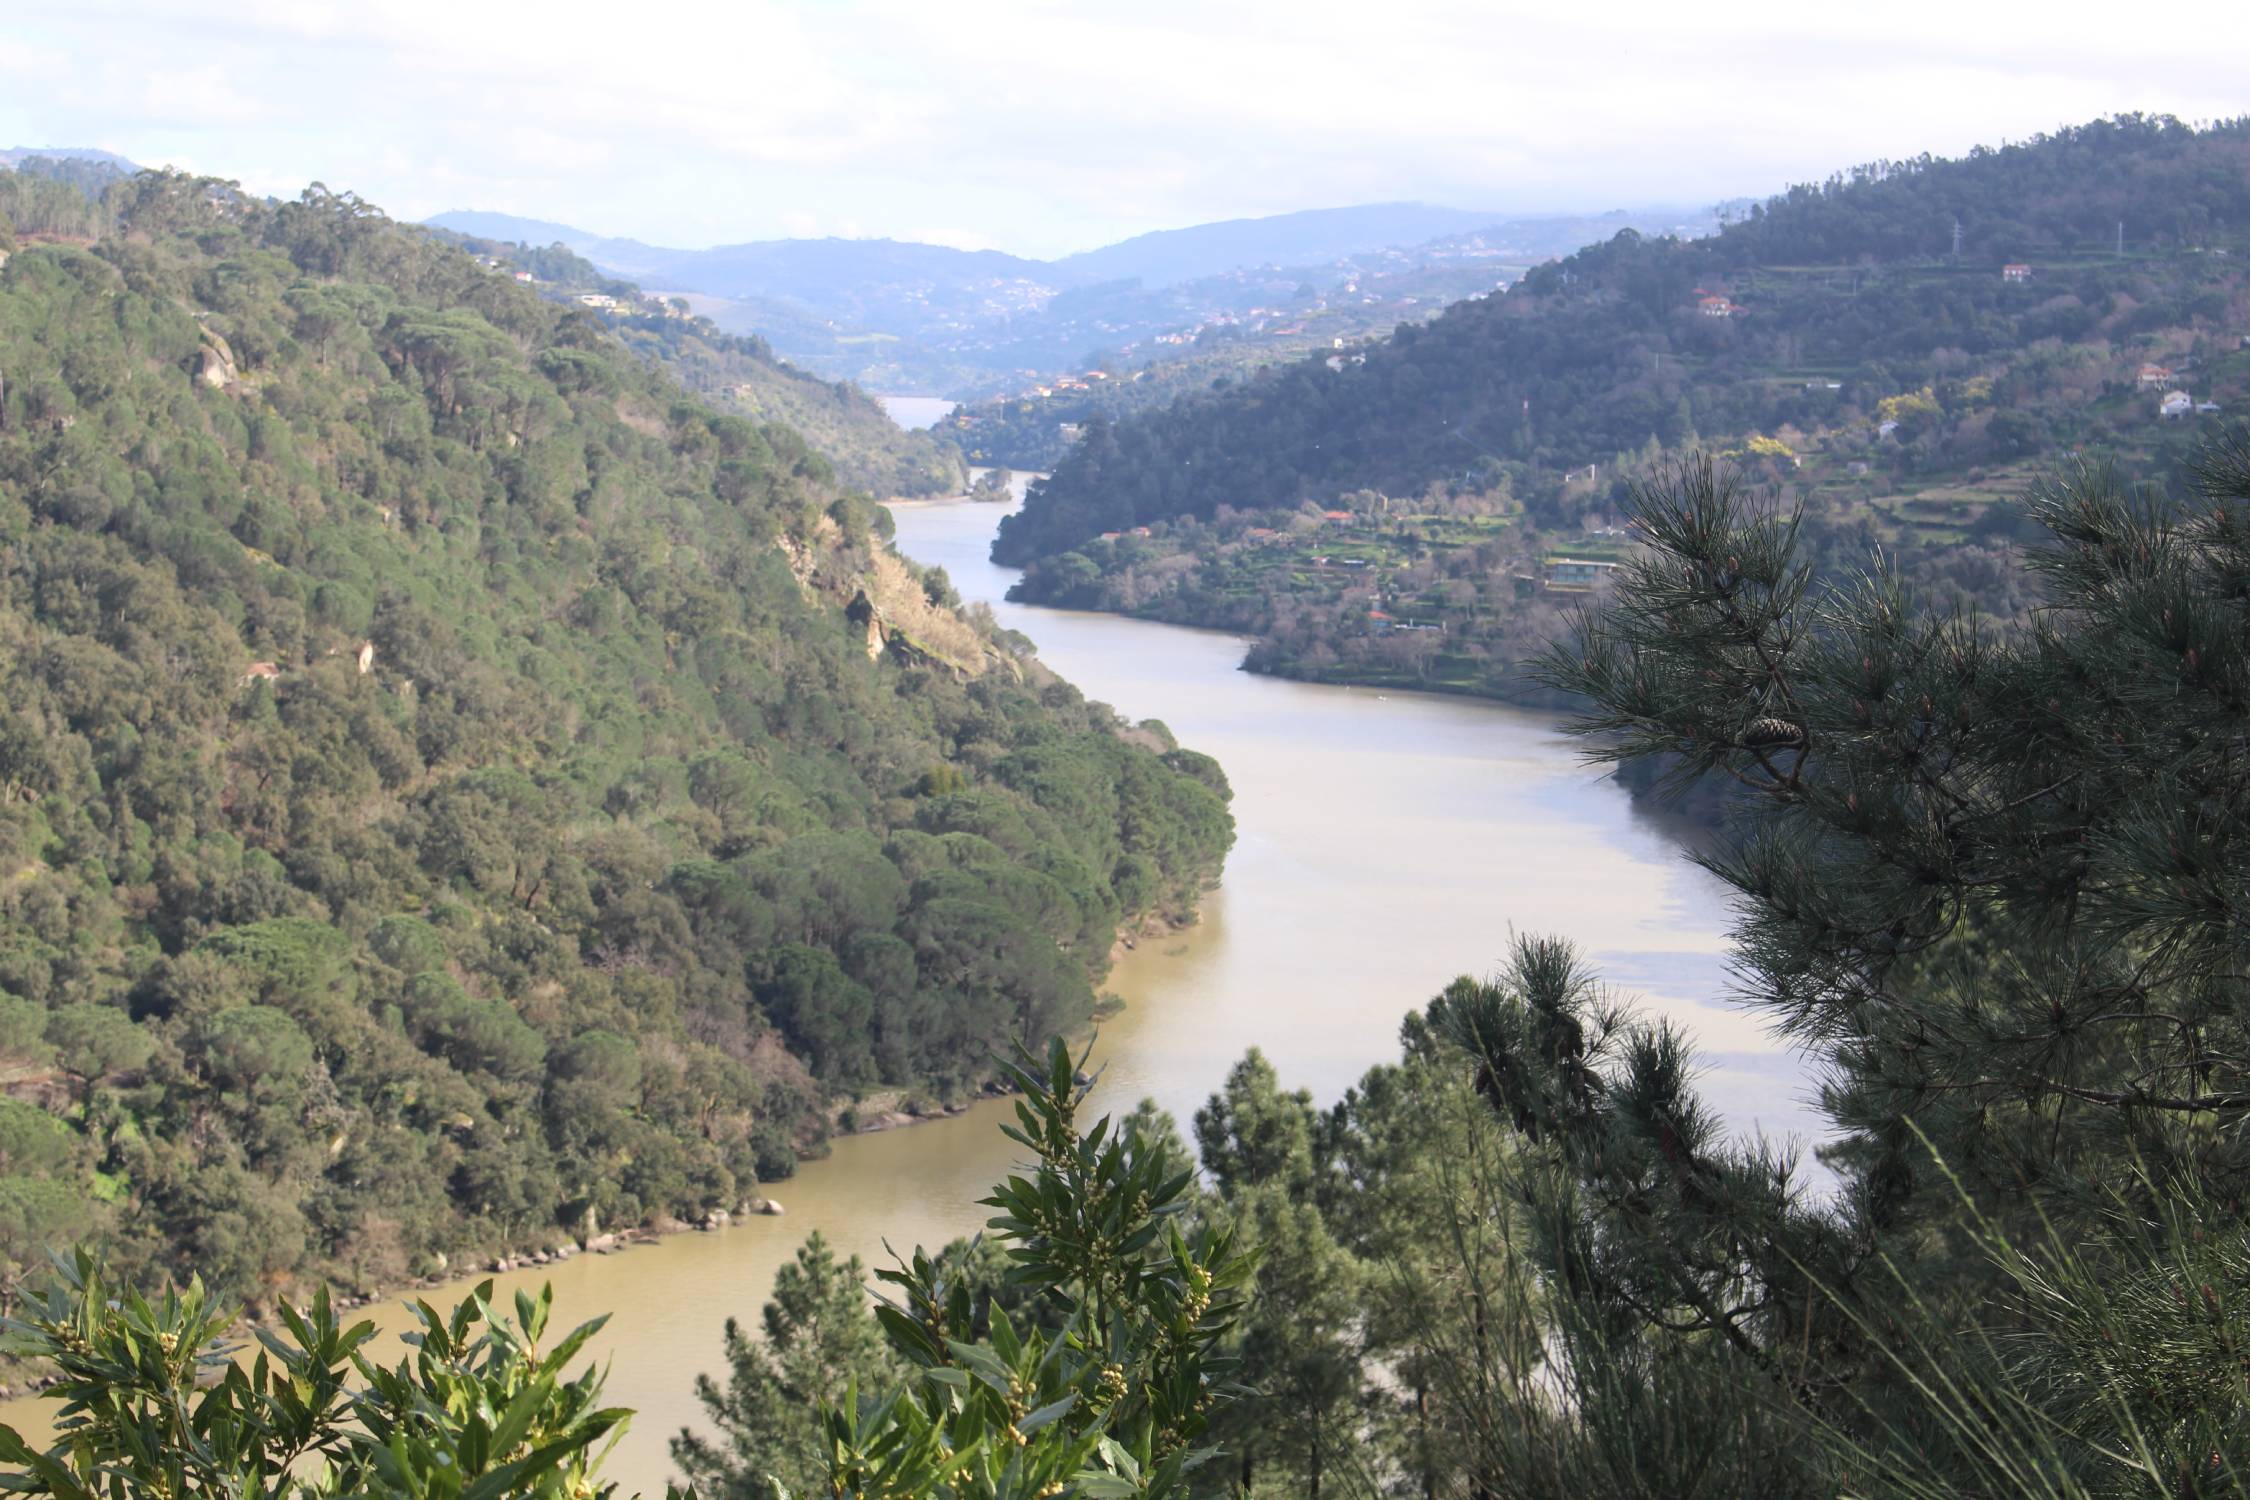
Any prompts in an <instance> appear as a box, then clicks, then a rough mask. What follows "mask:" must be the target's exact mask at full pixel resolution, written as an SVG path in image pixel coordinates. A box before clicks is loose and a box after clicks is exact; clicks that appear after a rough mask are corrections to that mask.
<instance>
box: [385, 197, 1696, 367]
mask: <svg viewBox="0 0 2250 1500" xmlns="http://www.w3.org/2000/svg"><path fill="white" fill-rule="evenodd" d="M428 222H429V223H430V225H431V226H432V227H435V228H440V229H447V230H451V231H454V232H456V233H460V234H468V235H475V236H477V237H479V238H483V239H490V240H503V241H512V242H517V243H523V244H528V245H534V246H544V245H550V244H561V245H563V246H566V247H567V248H569V249H570V250H572V251H574V252H575V253H577V254H579V255H581V256H584V257H585V258H586V259H587V260H589V261H592V262H593V263H594V264H596V265H597V266H600V267H601V268H602V269H604V270H605V271H608V272H610V273H611V274H614V275H618V276H624V277H629V278H631V279H633V280H634V281H637V282H639V283H640V284H641V285H643V286H647V287H650V288H653V289H660V290H665V291H677V292H691V293H696V294H699V297H700V298H701V299H705V300H703V301H700V302H699V304H698V305H699V310H703V311H707V312H708V313H709V314H710V315H711V316H712V317H713V318H714V319H715V320H716V321H717V322H719V323H720V324H721V325H722V326H724V327H727V328H730V329H732V330H735V331H738V332H755V333H758V334H760V335H762V336H764V337H765V338H767V339H768V340H769V341H770V342H771V343H772V345H773V347H774V348H775V350H776V351H777V352H779V353H780V354H781V355H783V356H784V357H786V358H788V359H791V360H794V361H796V362H799V363H801V364H804V365H806V366H807V367H808V368H812V369H815V370H818V371H819V372H820V373H822V374H824V375H828V376H831V377H841V378H849V379H853V380H857V381H859V382H861V383H862V384H865V385H867V386H869V387H871V388H875V389H893V390H927V391H940V392H944V393H946V394H962V395H965V394H971V393H993V392H1004V391H1006V390H1010V389H1013V388H1016V387H1018V386H1020V385H1022V384H1023V383H1024V382H1025V381H1026V380H1027V379H1028V378H1031V377H1034V376H1038V375H1043V374H1047V373H1052V372H1059V371H1065V370H1070V369H1075V368H1079V367H1081V366H1083V365H1084V364H1087V363H1090V362H1092V361H1093V360H1094V359H1095V358H1096V357H1097V355H1100V356H1105V357H1115V356H1118V355H1120V354H1122V355H1124V356H1125V357H1127V358H1128V359H1131V358H1134V357H1136V355H1137V356H1138V357H1141V358H1146V357H1147V354H1148V352H1149V351H1152V350H1153V347H1154V346H1153V343H1152V341H1153V340H1155V339H1156V338H1158V337H1159V336H1161V335H1164V334H1166V333H1168V332H1172V331H1175V330H1182V329H1194V328H1196V327H1199V326H1202V325H1205V324H1207V323H1209V322H1210V321H1212V320H1214V319H1221V320H1230V321H1231V320H1234V319H1237V318H1240V317H1243V316H1245V315H1247V316H1252V317H1268V316H1271V317H1275V318H1276V319H1277V320H1278V321H1281V322H1286V321H1287V320H1288V319H1289V318H1290V317H1291V316H1294V315H1297V314H1305V313H1310V312H1313V311H1316V310H1319V309H1322V308H1326V307H1327V306H1328V305H1329V302H1330V299H1331V294H1332V293H1336V292H1338V291H1339V290H1340V289H1342V288H1344V287H1346V286H1347V285H1348V284H1350V283H1351V282H1353V281H1354V279H1355V278H1357V277H1358V276H1360V275H1362V274H1364V273H1365V272H1367V271H1368V270H1369V269H1371V268H1373V267H1374V266H1375V265H1376V264H1378V263H1379V264H1380V266H1381V268H1382V269H1383V270H1384V271H1386V272H1389V273H1394V274H1395V273H1396V272H1398V271H1401V270H1405V269H1412V268H1415V267H1417V266H1422V265H1455V266H1458V265H1461V264H1463V263H1477V264H1483V263H1489V266H1488V269H1489V270H1490V271H1491V272H1492V276H1491V277H1490V278H1487V279H1486V280H1485V281H1484V282H1483V288H1482V289H1486V290H1489V288H1490V286H1491V284H1492V283H1493V280H1495V279H1497V278H1498V277H1499V276H1500V275H1503V274H1507V273H1509V272H1510V271H1511V270H1520V268H1521V267H1522V266H1524V265H1529V264H1536V263H1537V262H1539V261H1543V260H1547V259H1551V258H1553V257H1555V256H1558V255H1566V254H1569V253H1570V252H1571V251H1573V250H1576V249H1578V248H1580V247H1581V246H1583V245H1585V244H1588V243H1590V242H1591V241H1593V240H1596V239H1601V238H1606V237H1608V236H1609V235H1613V234H1615V233H1617V232H1618V231H1619V230H1621V229H1626V228H1631V229H1635V230H1638V231H1641V232H1643V233H1663V232H1668V231H1675V230H1676V231H1678V232H1682V233H1697V232H1701V231H1704V230H1707V229H1709V228H1711V227H1714V226H1715V224H1716V222H1717V219H1716V213H1715V211H1713V210H1701V211H1693V210H1682V209H1676V208H1659V209H1653V210H1644V211H1635V212H1626V211H1618V212H1615V213H1611V214H1605V215H1596V216H1554V217H1545V218H1516V219H1508V218H1505V217H1504V216H1502V215H1500V214H1497V213H1492V212H1480V211H1475V210H1468V209H1457V208H1443V207H1433V206H1431V205H1428V204H1420V203H1381V204H1362V205H1358V206H1354V207H1347V208H1331V209H1312V210H1307V211H1304V212H1300V213H1289V214H1277V215H1274V216H1271V217H1268V218H1260V219H1234V220H1228V221H1225V222H1221V223H1214V224H1199V225H1194V226H1192V227H1189V228H1185V229H1169V230H1159V231H1156V232H1153V233H1150V234H1143V235H1136V236H1134V237H1133V238H1131V239H1128V240H1123V241H1120V242H1119V243H1117V244H1114V245H1107V246H1103V247H1102V248H1100V249H1096V250H1088V251H1083V252H1080V253H1078V254H1075V255H1069V256H1064V257H1062V258H1060V259H1058V260H1052V261H1041V260H1032V259H1027V258H1025V257H1021V256H1014V255H1007V254H1004V253H1002V252H999V251H994V250H956V249H952V248H949V247H947V246H943V245H927V244H918V243H912V242H906V241H899V240H845V239H819V240H765V241H755V242H751V243H747V244H740V245H721V246H717V247H714V248H712V249H708V250H679V249H670V248H666V247H664V246H659V245H650V244H647V243H645V242H643V241H640V240H635V239H627V238H618V237H612V236H605V235H599V234H594V233H591V232H589V231H586V230H583V229H579V228H576V227H575V226H572V225H569V224H561V223H556V222H554V221H552V220H543V219H527V218H519V217H516V216H514V215H510V214H500V213H484V212H473V211H461V212H453V213H444V214H439V215H438V216H437V217H435V218H433V219H431V220H429V221H428ZM1371 258H1372V259H1371ZM1459 294H1460V293H1456V295H1459ZM708 299H721V300H719V301H716V302H713V301H709V300H708ZM1386 326H1387V325H1386Z"/></svg>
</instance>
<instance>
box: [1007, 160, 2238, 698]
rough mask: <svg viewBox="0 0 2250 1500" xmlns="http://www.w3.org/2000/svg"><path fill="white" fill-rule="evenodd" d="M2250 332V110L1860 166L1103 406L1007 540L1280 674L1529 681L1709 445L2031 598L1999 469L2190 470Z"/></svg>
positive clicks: (1967, 575)
mask: <svg viewBox="0 0 2250 1500" xmlns="http://www.w3.org/2000/svg"><path fill="white" fill-rule="evenodd" d="M2121 223H2122V226H2123V229H2122V234H2121V233H2120V229H2119V225H2120V224H2121ZM1956 226H1958V233H1959V245H1958V249H1956V246H1955V233H1956ZM2245 335H2250V124H2245V123H2242V122H2233V123H2228V124H2223V125H2219V126H2215V127H2211V128H2208V129H2201V130H2198V129H2192V128H2190V127H2187V126H2184V125H2180V124H2178V123H2177V122H2173V121H2168V120H2156V119H2144V118H2139V117H2126V118H2120V119H2117V120H2111V121H2101V122H2097V123H2095V124H2092V125H2088V126H2084V127H2079V128H2076V129H2072V130H2066V131H2061V132H2058V133H2056V134H2054V135H2051V136H2045V137H2041V138H2039V139H2036V140H2033V141H2029V142H2025V143H2023V144H2021V145H2016V146H2010V147H2006V148H2002V149H1998V150H1989V151H1980V152H1977V153H1974V154H1972V155H1971V156H1969V157H1967V158H1964V159H1961V160H1958V161H1945V160H1938V159H1934V158H1922V159H1918V160H1915V161H1909V162H1896V163H1880V164H1876V165H1873V166H1870V167H1866V168H1862V169H1859V170H1857V171H1855V172H1853V173H1850V174H1847V175H1840V176H1838V177H1836V178H1834V179H1832V180H1830V181H1829V182H1827V183H1824V184H1820V185H1817V186H1807V187H1800V188H1795V189H1792V190H1790V191H1789V192H1787V193H1785V194H1782V195H1780V196H1778V197H1776V198H1774V199H1772V200H1769V201H1767V202H1765V203H1761V204H1758V205H1755V206H1753V208H1752V209H1751V210H1750V212H1749V213H1748V214H1747V215H1745V216H1744V217H1742V218H1741V219H1740V220H1739V221H1737V222H1735V223H1732V224H1730V225H1728V226H1727V227H1726V228H1725V229H1723V230H1722V231H1721V232H1719V233H1717V234H1715V235H1710V236H1707V237H1704V238H1701V239H1692V240H1688V239H1678V238H1673V237H1650V236H1644V235H1641V234H1638V233H1634V232H1630V231H1628V232H1621V233H1619V234H1617V235H1615V236H1613V237H1612V238H1611V239H1609V240H1608V241H1606V242H1604V243H1603V244H1600V245H1598V246H1594V247H1590V248H1588V249H1585V250H1582V251H1580V252H1579V253H1577V254H1575V255H1572V256H1570V257H1568V258H1566V259H1564V260H1561V261H1559V262H1556V263H1554V264H1551V265H1544V266H1540V267H1538V268H1536V269H1534V270H1532V271H1530V272H1529V273H1528V274H1527V275H1526V276H1525V277H1524V278H1523V279H1522V280H1521V281H1520V282H1518V283H1516V284H1515V285H1513V286H1511V287H1510V288H1509V289H1508V290H1507V291H1506V292H1504V293H1501V294H1497V295H1491V296H1486V297H1482V298H1478V299H1474V300H1469V301H1464V302H1460V303H1456V304H1454V305H1452V306H1450V307H1448V308H1447V309H1446V310H1445V311H1444V312H1443V314H1442V315H1440V316H1438V317H1436V318H1435V319H1433V320H1431V321H1429V322H1427V323H1422V324H1410V325H1405V326H1401V327H1400V328H1399V329H1398V330H1397V331H1396V332H1395V333H1394V334H1392V335H1391V336H1390V337H1389V338H1387V339H1384V340H1380V341H1377V342H1374V343H1370V344H1368V345H1365V346H1364V347H1354V348H1350V349H1347V350H1341V351H1338V350H1331V351H1327V352H1325V353H1323V352H1317V351H1316V352H1315V353H1314V354H1313V355H1311V356H1310V357H1307V358H1304V359H1301V360H1299V361H1297V362H1295V363H1292V364H1289V365H1285V366H1279V367H1275V368H1271V369H1268V370H1266V371H1264V372H1261V373H1258V374H1256V375H1254V376H1252V377H1251V378H1248V379H1243V380H1239V381H1235V382H1232V383H1230V384H1229V385H1228V386H1226V387H1225V388H1223V389H1206V390H1200V391H1193V392H1190V393H1187V394H1183V395H1181V396H1180V397H1179V398H1178V399H1177V400H1176V401H1174V402H1172V403H1171V404H1170V405H1168V406H1166V407H1164V408H1163V409H1161V410H1157V411H1152V412H1146V413H1142V414H1137V415H1128V416H1124V417H1121V418H1120V419H1118V420H1115V421H1113V422H1111V421H1099V420H1097V421H1094V422H1091V423H1090V424H1089V425H1088V428H1087V430H1086V433H1085V436H1084V437H1083V438H1082V439H1081V441H1080V442H1079V443H1078V444H1077V445H1076V447H1075V448H1073V449H1072V450H1071V452H1070V453H1069V455H1068V457H1067V458H1066V459H1065V460H1064V461H1063V462H1062V463H1061V464H1060V466H1059V467H1057V469H1056V470H1055V472H1054V477H1053V478H1052V479H1051V480H1049V481H1048V482H1046V483H1045V484H1044V485H1042V486H1040V487H1038V488H1037V489H1035V490H1034V491H1033V493H1032V496H1031V498H1030V500H1029V502H1028V503H1027V504H1026V506H1025V507H1024V509H1023V511H1022V513H1021V514H1020V515H1017V516H1014V517H1011V518H1010V519H1009V520H1008V522H1007V523H1006V524H1005V525H1004V527H1003V529H1002V531H1001V534H1000V539H999V542H998V544H997V546H996V548H995V554H994V555H995V557H996V558H997V559H998V560H1000V561H1004V562H1009V563H1014V564H1019V565H1024V566H1027V567H1028V568H1029V570H1030V571H1029V572H1028V573H1027V575H1026V577H1025V579H1024V581H1023V583H1022V585H1021V594H1022V597H1025V598H1027V599H1032V600H1037V601H1042V602H1049V603H1060V604H1069V605H1074V606H1083V607H1096V608H1111V609H1123V610H1128V611H1131V612H1135V613H1141V614H1147V615H1152V616H1157V617H1161V618H1166V619H1175V620H1182V621H1187V622H1192V623H1198V624H1211V625H1223V626H1225V627H1227V628H1230V629H1237V630H1244V631H1248V632H1252V633H1255V634H1257V635H1258V636H1259V637H1260V642H1259V645H1258V646H1257V648H1256V649H1255V650H1254V651H1253V653H1252V657H1251V661H1252V664H1253V665H1254V666H1257V667H1261V668H1264V669H1267V670H1276V671H1284V672H1290V673H1295V674H1298V675H1305V676H1313V677H1325V678H1336V679H1341V680H1352V681H1388V682H1399V683H1405V684H1412V685H1422V686H1431V687H1443V688H1451V689H1455V690H1461V691H1473V692H1492V693H1509V692H1514V691H1517V690H1519V689H1520V687H1521V683H1520V680H1519V679H1518V678H1517V676H1516V674H1515V670H1514V668H1515V664H1516V662H1517V661H1518V660H1520V658H1521V657H1522V655H1523V654H1524V653H1525V652H1526V651H1527V650H1529V649H1531V648H1533V647H1535V646H1536V645H1537V644H1538V643H1540V642H1541V641H1543V640H1545V639H1547V638H1549V637H1550V636H1551V635H1552V633H1553V629H1554V626H1555V624H1556V622H1557V620H1558V619H1559V616H1560V613H1561V611H1562V609H1563V608H1565V607H1567V606H1568V605H1570V604H1571V603H1572V602H1574V601H1573V599H1572V597H1571V596H1572V595H1574V594H1576V593H1577V592H1579V591H1580V590H1582V589H1585V588H1588V587H1593V586H1596V585H1598V583H1599V580H1600V578H1601V576H1602V574H1603V572H1604V570H1605V569H1606V568H1607V567H1608V566H1609V565H1610V564H1612V563H1614V562H1615V561H1616V560H1617V558H1618V557H1619V556H1620V555H1621V552H1620V547H1621V545H1622V538H1621V537H1619V536H1616V535H1613V534H1612V533H1613V532H1614V528H1615V520H1616V518H1617V517H1618V516H1620V515H1621V514H1622V513H1623V511H1624V509H1625V493H1626V490H1627V487H1628V486H1629V485H1630V483H1631V482H1632V481H1633V480H1634V479H1635V478H1637V477H1639V476H1642V475H1646V474H1648V473H1650V472H1652V471H1653V470H1654V469H1655V468H1656V467H1657V466H1658V465H1660V464H1662V463H1664V462H1666V461H1667V460H1668V459H1669V458H1671V457H1673V456H1676V455H1679V454H1681V453H1684V452H1687V451H1689V450H1693V449H1698V448H1701V449H1707V450H1712V451H1717V452H1721V453H1724V454H1726V455H1727V456H1728V457H1729V458H1731V459H1732V460H1733V461H1734V462H1735V463H1736V464H1737V465H1738V466H1739V467H1740V468H1741V469H1743V470H1744V471H1745V472H1746V474H1747V475H1748V477H1749V478H1750V479H1752V480H1753V481H1757V482H1769V483H1772V484H1774V485H1776V486H1778V487H1780V488H1782V489H1784V490H1785V491H1787V492H1789V493H1792V494H1796V495H1799V496H1802V497H1803V499H1804V500H1805V503H1806V505H1807V507H1808V525H1809V526H1810V527H1811V528H1812V531H1813V533H1814V535H1815V538H1816V541H1818V542H1820V544H1821V545H1823V546H1828V545H1829V544H1831V543H1837V544H1840V543H1841V542H1843V541H1844V540H1845V539H1850V540H1851V541H1852V542H1853V543H1854V544H1858V543H1864V542H1867V541H1878V542H1882V543H1884V544H1886V545H1887V546H1888V547H1890V548H1891V549H1892V555H1893V557H1894V560H1896V561H1898V562H1899V563H1900V564H1901V565H1902V566H1905V567H1907V568H1908V570H1909V571H1910V572H1911V573H1913V574H1914V575H1915V576H1917V577H1919V578H1920V579H1921V580H1922V581H1923V582H1924V583H1925V584H1926V585H1929V586H1932V587H1935V588H1937V589H1939V590H1940V592H1941V594H1942V595H1945V596H1950V597H1959V598H1967V599H1971V600H1974V601H1975V602H1978V603H1979V604H1981V605H1983V606H1984V607H1986V608H1987V609H1990V610H1992V611H1994V612H1996V613H1999V614H2001V615H2002V616H2008V615H2012V614H2014V613H2016V612H2018V611H2019V610H2020V609H2021V608H2022V607H2023V605H2024V603H2025V601H2026V599H2027V595H2026V594H2025V592H2024V588H2023V585H2022V583H2021V581H2020V579H2019V577H2018V575H2017V572H2016V569H2015V568H2014V565H2013V563H2012V561H2011V560H2010V553H2009V550H2008V549H2009V546H2010V543H2011V539H2012V536H2013V534H2014V531H2015V526H2016V523H2015V521H2014V518H2013V513H2012V511H2011V510H2009V509H2008V508H2007V507H2004V506H2000V505H1998V504H1996V503H1995V502H1996V501H1997V500H1998V499H1999V498H2000V497H2002V496H2004V495H2007V494H2010V493H2013V492H2015V491H2018V490H2020V489H2021V488H2022V486H2023V485H2024V483H2026V482H2027V481H2028V480H2029V479H2030V478H2031V477H2033V476H2034V475H2035V474H2036V473H2037V472H2038V470H2039V468H2040V466H2041V465H2043V464H2047V463H2050V462H2052V461H2053V460H2055V459H2056V458H2058V457H2060V456H2062V455H2064V454H2067V453H2072V452H2079V451H2089V450H2098V451H2101V452H2104V453H2107V454H2109V455H2111V456H2112V458H2113V459H2114V461H2116V462H2118V463H2120V464H2122V465H2124V466H2126V468H2127V469H2128V471H2129V472H2133V473H2138V474H2147V475H2152V476H2154V475H2162V474H2165V473H2167V472H2168V471H2169V470H2170V469H2172V468H2173V467H2174V466H2176V465H2177V464H2178V463H2179V462H2180V460H2181V457H2182V455H2183V454H2184V453H2185V452H2186V451H2187V449H2188V448H2189V447H2190V446H2191V444H2192V440H2193V434H2194V430H2195V429H2196V427H2197V426H2198V424H2199V423H2203V424H2207V423H2208V422H2209V421H2210V420H2212V419H2213V418H2215V417H2223V416H2224V415H2226V414H2227V413H2229V412H2237V413H2238V412H2240V411H2241V410H2242V409H2243V407H2244V405H2245V404H2246V403H2250V354H2246V353H2245V350H2244V343H2243V340H2244V337H2245ZM1144 528H1145V531H1146V533H1147V534H1146V535H1138V534H1136V532H1137V531H1138V530H1140V529H1144ZM1565 564H1567V565H1569V566H1564V565H1565Z"/></svg>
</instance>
